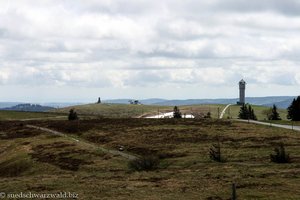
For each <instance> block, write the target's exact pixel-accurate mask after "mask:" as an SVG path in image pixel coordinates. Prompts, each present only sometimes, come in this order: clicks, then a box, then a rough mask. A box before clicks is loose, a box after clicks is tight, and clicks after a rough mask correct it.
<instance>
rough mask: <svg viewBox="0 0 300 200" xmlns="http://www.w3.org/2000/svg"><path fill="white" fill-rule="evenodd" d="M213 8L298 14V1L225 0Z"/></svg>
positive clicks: (299, 4) (299, 6)
mask: <svg viewBox="0 0 300 200" xmlns="http://www.w3.org/2000/svg"><path fill="white" fill-rule="evenodd" d="M215 8H216V9H219V10H222V11H226V10H227V11H236V12H241V13H243V12H268V11H274V12H278V13H281V14H284V15H300V2H299V1H297V0H284V1H282V0H263V1H261V0H252V1H248V0H238V1H235V0H226V1H220V3H217V4H216V5H215Z"/></svg>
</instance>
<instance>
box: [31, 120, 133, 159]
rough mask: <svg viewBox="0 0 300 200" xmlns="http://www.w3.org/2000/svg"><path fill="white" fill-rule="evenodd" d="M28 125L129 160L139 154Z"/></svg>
mask: <svg viewBox="0 0 300 200" xmlns="http://www.w3.org/2000/svg"><path fill="white" fill-rule="evenodd" d="M26 127H28V128H33V129H37V130H41V131H44V132H47V133H51V134H54V135H58V136H61V137H65V138H68V139H70V140H72V141H75V142H78V143H80V144H83V145H85V146H87V147H89V148H92V149H95V150H96V149H99V150H101V151H103V152H105V153H109V154H112V155H117V156H122V157H124V158H126V159H129V160H134V159H136V158H137V156H134V155H131V154H128V153H124V152H121V151H116V150H111V149H106V148H104V147H100V146H98V145H96V144H93V143H90V142H87V141H83V140H78V139H77V138H75V137H72V136H70V135H67V134H64V133H61V132H58V131H54V130H51V129H48V128H43V127H39V126H34V125H26Z"/></svg>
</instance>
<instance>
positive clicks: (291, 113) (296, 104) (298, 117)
mask: <svg viewBox="0 0 300 200" xmlns="http://www.w3.org/2000/svg"><path fill="white" fill-rule="evenodd" d="M287 110H288V115H287V118H288V119H291V120H292V121H300V96H298V97H297V99H294V100H293V102H292V103H291V105H290V106H289V107H288V109H287Z"/></svg>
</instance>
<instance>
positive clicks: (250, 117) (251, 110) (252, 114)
mask: <svg viewBox="0 0 300 200" xmlns="http://www.w3.org/2000/svg"><path fill="white" fill-rule="evenodd" d="M248 112H249V119H252V120H257V117H256V115H255V113H254V110H253V109H252V107H251V105H249V106H248Z"/></svg>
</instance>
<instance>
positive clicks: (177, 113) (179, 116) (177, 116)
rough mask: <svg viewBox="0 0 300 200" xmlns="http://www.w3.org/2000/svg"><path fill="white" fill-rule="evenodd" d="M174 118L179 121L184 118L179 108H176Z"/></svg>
mask: <svg viewBox="0 0 300 200" xmlns="http://www.w3.org/2000/svg"><path fill="white" fill-rule="evenodd" d="M173 116H174V118H177V119H178V118H182V114H181V112H180V110H179V108H178V107H177V106H175V107H174V111H173Z"/></svg>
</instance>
